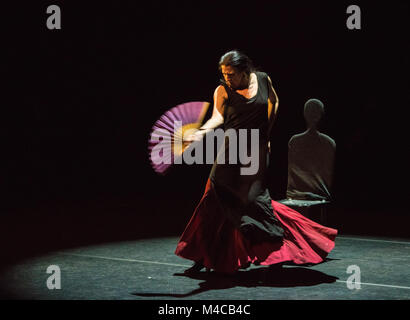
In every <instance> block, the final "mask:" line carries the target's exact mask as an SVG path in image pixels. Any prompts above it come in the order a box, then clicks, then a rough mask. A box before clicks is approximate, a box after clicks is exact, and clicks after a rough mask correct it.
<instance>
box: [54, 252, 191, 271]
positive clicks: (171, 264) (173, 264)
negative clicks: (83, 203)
mask: <svg viewBox="0 0 410 320" xmlns="http://www.w3.org/2000/svg"><path fill="white" fill-rule="evenodd" d="M57 253H58V254H62V255H66V256H76V257H85V258H96V259H105V260H115V261H126V262H139V263H151V264H160V265H166V266H174V267H186V268H187V267H190V266H187V265H184V264H176V263H168V262H158V261H147V260H135V259H124V258H112V257H102V256H93V255H89V254H77V253H66V252H57Z"/></svg>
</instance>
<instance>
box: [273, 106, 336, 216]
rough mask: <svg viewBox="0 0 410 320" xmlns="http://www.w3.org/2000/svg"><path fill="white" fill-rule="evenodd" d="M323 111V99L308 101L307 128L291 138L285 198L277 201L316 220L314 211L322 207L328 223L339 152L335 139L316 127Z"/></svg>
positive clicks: (305, 110) (306, 112)
mask: <svg viewBox="0 0 410 320" xmlns="http://www.w3.org/2000/svg"><path fill="white" fill-rule="evenodd" d="M323 113H324V105H323V103H322V102H321V101H320V100H317V99H310V100H308V101H307V102H306V103H305V106H304V116H305V120H306V124H307V130H306V131H305V132H303V133H300V134H296V135H294V136H293V137H291V139H290V140H289V144H288V184H287V190H286V199H283V200H279V201H278V202H280V203H282V204H284V205H286V206H288V207H291V208H293V209H295V210H297V211H299V212H300V213H302V214H303V215H305V216H308V217H309V218H311V219H312V220H316V218H313V217H312V216H313V211H314V210H315V209H316V208H317V209H319V212H320V218H319V220H320V223H322V224H324V223H326V219H327V214H326V209H327V207H328V206H329V204H330V203H331V201H332V195H331V188H332V183H333V171H334V162H335V153H336V143H335V141H334V140H333V139H332V138H330V137H329V136H327V135H325V134H323V133H321V132H319V131H318V130H317V126H318V124H319V122H320V119H321V118H322V116H323Z"/></svg>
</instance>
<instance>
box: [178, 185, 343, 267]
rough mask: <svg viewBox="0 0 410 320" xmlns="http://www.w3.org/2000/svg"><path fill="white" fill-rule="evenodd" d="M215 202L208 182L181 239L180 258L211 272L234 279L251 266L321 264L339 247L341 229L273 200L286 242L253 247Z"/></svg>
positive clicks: (265, 241)
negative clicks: (242, 269) (314, 219)
mask: <svg viewBox="0 0 410 320" xmlns="http://www.w3.org/2000/svg"><path fill="white" fill-rule="evenodd" d="M216 197H217V195H216V193H215V190H214V189H213V188H212V187H211V181H210V180H208V182H207V185H206V190H205V193H204V195H203V197H202V199H201V201H200V203H199V204H198V206H197V208H196V210H195V212H194V214H193V216H192V217H191V219H190V221H189V223H188V225H187V227H186V228H185V231H184V232H183V234H182V236H181V238H180V240H179V243H178V245H177V248H176V250H175V254H176V255H178V256H180V257H182V258H186V259H190V260H193V261H202V264H203V265H204V266H205V267H206V268H209V269H213V270H215V271H217V272H221V273H228V274H231V273H234V272H236V271H237V270H238V269H240V268H244V267H246V266H248V265H249V263H255V264H261V265H272V264H278V263H281V262H293V263H295V264H309V263H312V264H316V263H320V262H323V261H324V260H325V258H326V256H327V255H328V254H329V252H330V251H331V250H332V249H333V248H334V245H335V243H334V240H335V237H336V235H337V230H335V229H332V228H328V227H325V226H322V225H320V224H318V223H316V222H314V221H312V220H310V219H308V218H306V217H304V216H303V215H302V214H300V213H298V212H297V211H295V210H293V209H291V208H289V207H287V206H285V205H283V204H281V203H279V202H276V201H274V200H271V204H272V208H273V209H272V215H273V216H274V218H276V219H277V220H278V222H279V224H280V226H281V228H282V229H283V237H282V238H280V237H273V238H272V239H268V238H267V239H259V241H254V242H253V241H252V240H253V239H252V237H246V236H245V235H246V232H242V231H241V230H240V229H238V228H236V227H235V226H234V224H233V223H232V222H231V219H229V218H227V217H226V216H225V215H224V214H223V213H222V212H221V208H220V207H219V204H218V200H217V199H216ZM265 227H266V226H265ZM256 229H258V228H256ZM257 232H258V231H257ZM259 232H261V231H260V230H259Z"/></svg>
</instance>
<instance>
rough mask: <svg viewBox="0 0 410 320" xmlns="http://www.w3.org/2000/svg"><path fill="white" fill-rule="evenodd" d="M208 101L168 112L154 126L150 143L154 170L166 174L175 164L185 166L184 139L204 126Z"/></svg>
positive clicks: (150, 155) (181, 105)
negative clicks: (183, 164) (183, 155)
mask: <svg viewBox="0 0 410 320" xmlns="http://www.w3.org/2000/svg"><path fill="white" fill-rule="evenodd" d="M209 105H210V103H209V102H197V101H195V102H187V103H183V104H180V105H177V106H175V107H173V108H172V109H170V110H168V111H167V112H165V113H164V114H163V115H162V116H161V117H160V118H159V119H158V120H157V121H156V122H155V124H154V126H153V127H152V130H151V136H150V140H149V143H148V151H149V158H150V161H151V165H152V168H153V169H154V170H155V171H156V172H157V173H159V174H165V173H166V172H167V170H168V169H169V168H170V167H171V166H172V165H173V164H174V163H182V162H181V161H182V160H181V159H182V154H183V152H184V151H185V149H186V148H187V145H186V144H185V143H184V137H187V136H188V135H190V134H192V133H194V132H195V131H196V130H197V129H199V128H200V127H201V125H202V123H203V120H204V118H205V115H206V113H207V111H208V108H209Z"/></svg>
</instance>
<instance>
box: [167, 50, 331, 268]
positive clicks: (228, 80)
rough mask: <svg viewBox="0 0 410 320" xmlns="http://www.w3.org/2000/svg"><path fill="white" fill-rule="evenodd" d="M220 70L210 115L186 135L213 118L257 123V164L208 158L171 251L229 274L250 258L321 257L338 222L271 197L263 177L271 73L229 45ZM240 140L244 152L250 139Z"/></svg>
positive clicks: (273, 103)
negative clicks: (247, 170) (200, 187)
mask: <svg viewBox="0 0 410 320" xmlns="http://www.w3.org/2000/svg"><path fill="white" fill-rule="evenodd" d="M219 70H220V72H221V74H222V76H223V77H222V79H221V84H220V85H219V86H218V87H217V88H216V90H215V93H214V110H213V114H212V117H211V119H210V120H209V121H207V122H206V123H205V124H204V125H203V126H202V127H201V128H200V129H199V130H198V131H197V132H196V133H195V134H194V135H191V136H190V137H189V139H188V142H192V141H194V140H199V139H202V138H203V137H204V135H205V134H206V133H207V132H208V131H210V130H212V129H214V128H217V127H219V126H220V125H223V127H224V130H225V132H226V131H227V130H228V129H231V131H232V130H234V131H239V129H247V132H250V131H251V129H258V130H259V141H258V143H259V144H258V147H259V158H258V161H259V168H258V170H257V173H255V174H250V175H246V174H242V171H241V168H242V165H241V164H240V162H239V161H236V164H235V163H232V161H230V162H229V163H228V161H225V163H223V161H215V163H214V165H213V167H212V170H211V173H210V176H209V178H208V181H207V184H206V188H205V192H204V195H203V197H202V199H201V200H200V202H199V204H198V206H197V207H196V209H195V211H194V213H193V215H192V217H191V219H190V221H189V223H188V225H187V226H186V228H185V230H184V232H183V234H182V236H181V238H180V240H179V243H178V245H177V248H176V250H175V254H176V255H178V256H180V257H183V258H186V259H190V260H193V261H194V262H195V263H194V265H193V266H192V267H191V268H189V269H187V270H186V271H185V272H186V273H194V272H198V271H200V270H201V269H203V268H207V269H208V270H210V269H213V270H215V271H217V272H221V273H228V274H232V273H234V272H235V271H237V270H238V269H242V268H247V267H249V266H250V264H251V263H254V264H261V265H273V264H279V263H282V262H293V263H295V264H306V263H319V262H322V261H323V260H324V259H325V257H326V256H327V254H328V253H329V252H330V251H331V250H332V249H333V247H334V239H335V237H336V235H337V230H335V229H331V228H327V227H324V226H322V225H320V224H318V223H316V222H314V221H311V220H309V219H307V218H306V217H304V216H303V215H301V214H300V213H298V212H297V211H295V210H293V209H291V208H289V207H286V206H285V205H282V204H280V203H278V202H275V201H273V200H272V199H271V197H270V195H269V191H268V188H267V185H266V169H267V158H268V154H269V152H270V146H269V135H270V131H271V128H272V125H273V123H274V120H275V117H276V114H277V111H278V105H279V99H278V96H277V94H276V92H275V90H274V88H273V86H272V82H271V79H270V78H269V76H268V75H267V74H266V73H264V72H259V71H256V70H255V69H254V68H253V65H252V62H251V60H250V59H249V58H248V57H247V56H246V55H245V54H243V53H241V52H239V51H236V50H234V51H230V52H227V53H226V54H224V55H223V56H222V57H221V59H220V61H219ZM248 138H249V135H248ZM228 139H229V138H228V137H225V143H224V145H223V147H222V148H223V150H221V151H224V152H222V153H219V154H218V157H220V156H221V154H222V155H225V157H226V159H228V158H227V155H229V148H232V144H231V143H227V142H228ZM247 141H248V142H247V143H246V144H245V146H246V149H247V151H248V154H249V151H250V150H251V148H252V147H255V146H251V144H250V143H249V141H250V139H247ZM241 143H242V142H241ZM234 146H235V145H234ZM221 162H222V163H221Z"/></svg>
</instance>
